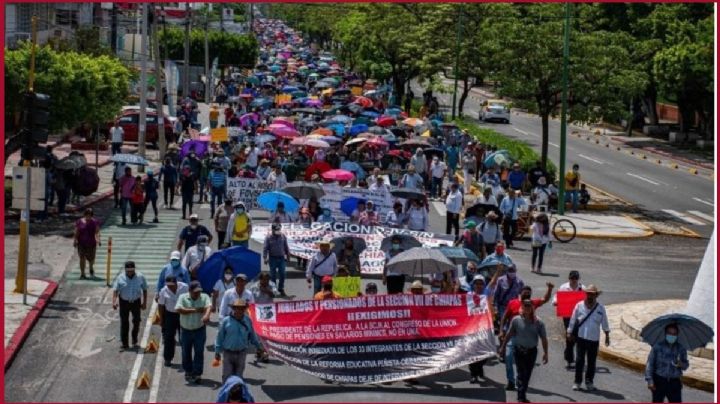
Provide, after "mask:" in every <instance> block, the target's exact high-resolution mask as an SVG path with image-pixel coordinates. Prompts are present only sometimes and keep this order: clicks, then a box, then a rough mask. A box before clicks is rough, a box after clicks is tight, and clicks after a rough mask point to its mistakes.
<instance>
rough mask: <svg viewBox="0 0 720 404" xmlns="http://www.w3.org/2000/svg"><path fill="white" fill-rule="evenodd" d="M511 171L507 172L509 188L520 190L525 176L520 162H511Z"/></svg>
mask: <svg viewBox="0 0 720 404" xmlns="http://www.w3.org/2000/svg"><path fill="white" fill-rule="evenodd" d="M512 168H513V169H512V171H510V174H508V183H510V189H512V190H516V191H522V189H523V185H525V180H526V176H525V173H524V172H523V171H522V169H520V163H513V167H512Z"/></svg>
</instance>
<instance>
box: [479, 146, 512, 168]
mask: <svg viewBox="0 0 720 404" xmlns="http://www.w3.org/2000/svg"><path fill="white" fill-rule="evenodd" d="M503 162H506V163H507V164H508V165H510V163H511V162H512V158H510V152H508V151H507V150H498V151H496V152H495V153H492V154H491V155H489V156H487V157H486V158H485V166H487V167H488V168H489V167H495V166H499V165H500V164H502V163H503Z"/></svg>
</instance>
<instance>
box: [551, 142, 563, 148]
mask: <svg viewBox="0 0 720 404" xmlns="http://www.w3.org/2000/svg"><path fill="white" fill-rule="evenodd" d="M548 144H549V145H550V146H552V147H557V148H558V149H559V148H560V146H559V145H556V144H555V143H553V142H548Z"/></svg>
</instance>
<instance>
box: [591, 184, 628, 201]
mask: <svg viewBox="0 0 720 404" xmlns="http://www.w3.org/2000/svg"><path fill="white" fill-rule="evenodd" d="M583 184H585V186H587V187H589V188H591V189H593V190H595V192H598V193H601V194H605V195H607V196H609V197H611V198H613V199H617V200H618V201H620V202H621V203H623V204H624V205H627V206H634V205H635V204H634V203H631V202H629V201H627V200H625V199H623V198H621V197H619V196H617V195H613V194H611V193H610V192H607V191H605V190H604V189H600V188H598V187H596V186H594V185H592V184H589V183H587V182H583Z"/></svg>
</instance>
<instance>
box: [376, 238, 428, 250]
mask: <svg viewBox="0 0 720 404" xmlns="http://www.w3.org/2000/svg"><path fill="white" fill-rule="evenodd" d="M393 238H400V249H401V250H403V251H407V250H409V249H411V248H415V247H422V243H421V242H419V241H418V240H417V239H416V238H415V237H413V236H410V235H407V234H395V235H392V236H388V237H385V238H384V239H383V240H382V242H381V243H380V249H381V250H382V251H389V250H390V247H391V245H392V241H393Z"/></svg>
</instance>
